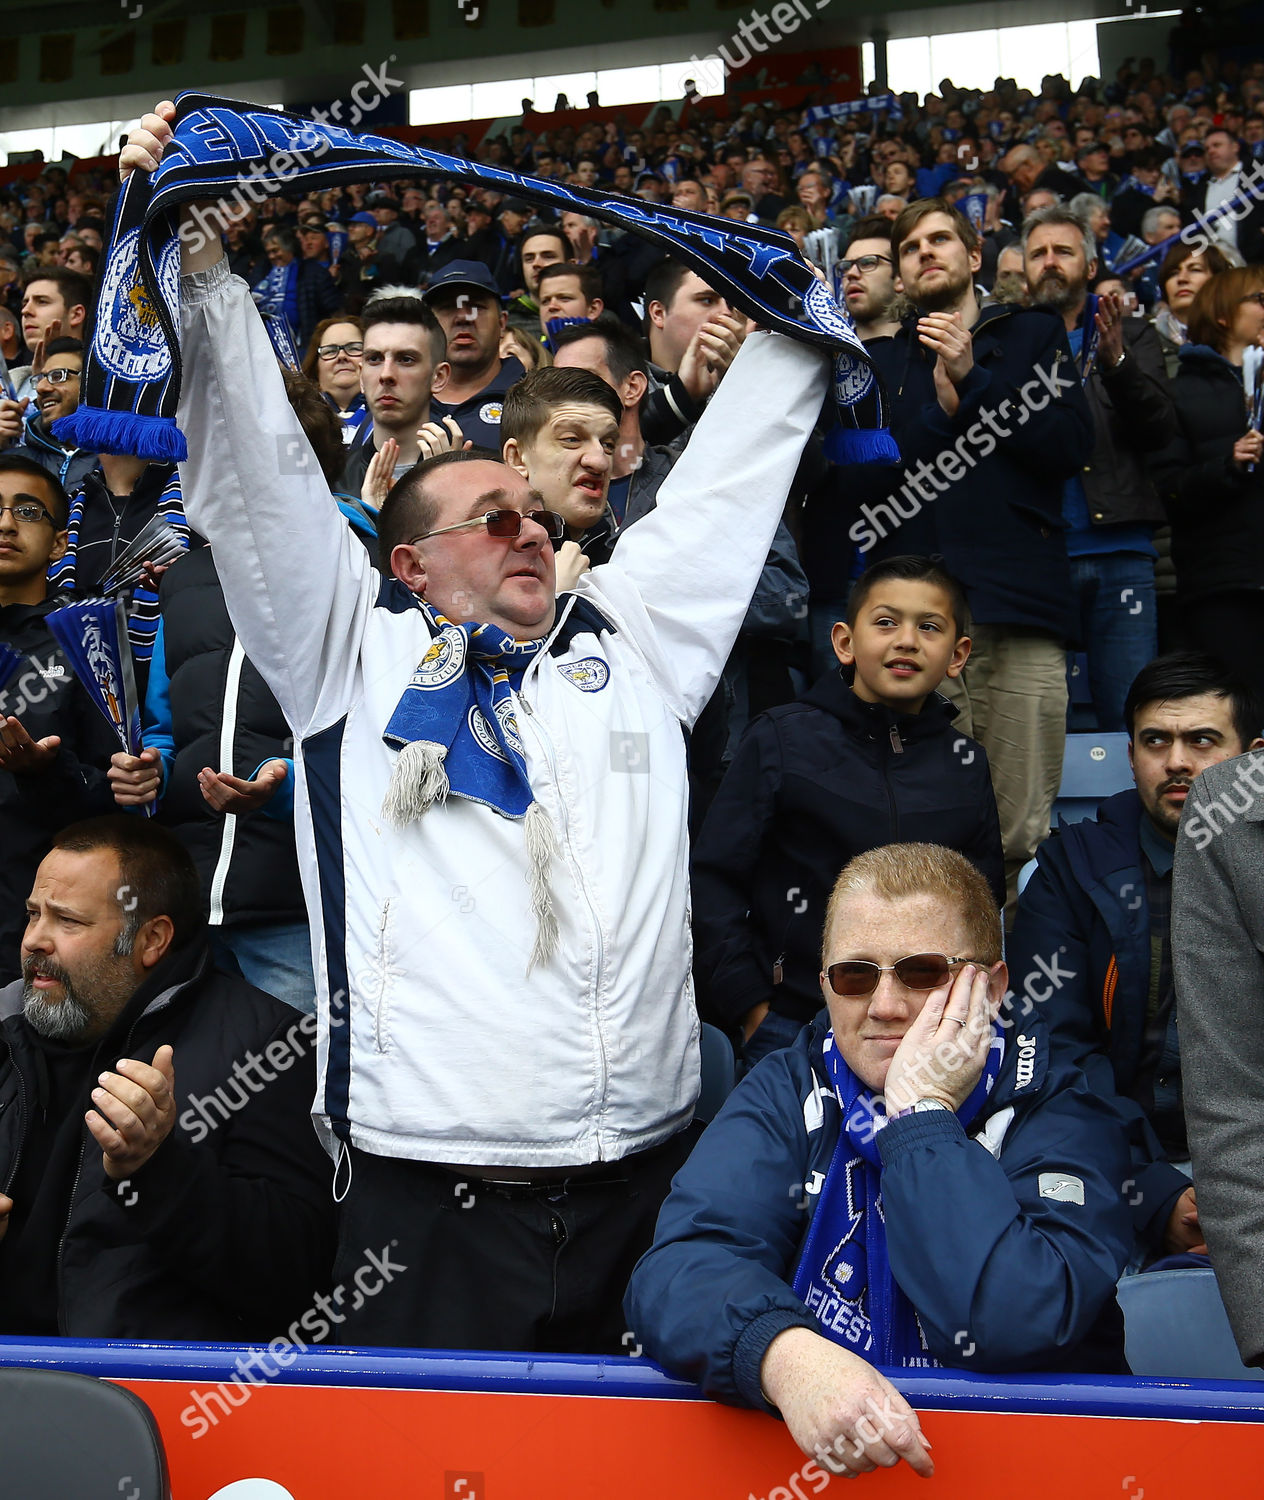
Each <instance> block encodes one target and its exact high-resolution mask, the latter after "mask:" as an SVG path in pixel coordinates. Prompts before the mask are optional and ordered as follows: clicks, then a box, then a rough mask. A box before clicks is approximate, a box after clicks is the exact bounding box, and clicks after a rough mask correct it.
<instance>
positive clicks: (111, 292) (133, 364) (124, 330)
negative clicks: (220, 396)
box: [93, 229, 179, 381]
mask: <svg viewBox="0 0 1264 1500" xmlns="http://www.w3.org/2000/svg"><path fill="white" fill-rule="evenodd" d="M139 244H140V230H139V229H133V230H132V231H131V233H130V234H125V235H124V236H123V238H122V239H121V240H120V241H119V242H118V244H117V245H116V246H115V248H114V251H113V253H112V254H111V256H110V258H109V259H108V260H107V261H106V263H105V276H104V279H103V281H102V283H101V297H100V301H99V302H98V304H97V332H96V338H95V340H94V343H93V350H94V352H95V354H96V357H97V359H98V360H99V361H100V363H101V364H102V365H103V366H104V367H105V369H106V370H108V371H109V373H110V374H111V375H114V376H117V377H118V378H119V379H120V380H129V381H148V380H162V379H165V378H166V376H167V375H169V374H170V373H171V350H170V349H169V347H168V345H167V338H166V335H165V333H164V332H163V328H162V324H161V322H159V319H158V314H157V313H156V312H155V310H154V307H153V304H152V302H151V301H150V297H149V292H148V291H147V290H146V288H145V283H144V282H143V281H142V280H141V275H140V259H139V256H138V254H137V247H138V246H139ZM172 244H173V245H174V249H172V246H167V247H165V248H164V252H163V255H162V257H161V259H160V260H159V263H158V278H159V281H160V283H161V284H162V295H163V299H164V301H166V302H167V303H168V305H169V306H173V305H176V303H177V300H178V294H177V282H178V278H179V242H178V241H173V242H172ZM168 282H170V283H171V285H170V286H169V287H168Z"/></svg>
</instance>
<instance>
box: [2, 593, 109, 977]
mask: <svg viewBox="0 0 1264 1500" xmlns="http://www.w3.org/2000/svg"><path fill="white" fill-rule="evenodd" d="M69 602H70V601H69V599H68V598H66V597H65V596H64V595H55V596H54V597H53V598H51V599H46V600H45V601H44V602H43V603H42V604H5V605H0V644H3V645H6V646H12V647H13V648H14V650H16V651H19V652H21V654H22V656H23V657H24V658H25V661H24V662H23V663H22V664H21V665H20V666H19V667H18V669H17V671H16V672H15V673H14V674H13V676H12V677H11V678H10V679H9V682H8V685H7V687H5V689H4V691H3V692H0V716H4V715H9V714H12V715H13V716H14V717H15V718H17V719H19V720H20V721H21V723H22V727H23V728H24V729H25V730H26V732H27V733H28V734H29V735H30V736H31V738H32V739H33V740H42V739H44V738H45V737H46V736H47V735H50V734H56V735H59V736H60V737H61V746H60V748H59V749H58V751H57V759H56V760H55V761H54V762H53V765H52V767H51V769H50V770H48V771H44V772H41V773H40V774H39V775H36V776H15V775H14V774H13V773H12V772H11V771H3V770H0V851H2V857H0V983H3V984H7V983H8V982H9V980H11V979H14V978H16V977H17V975H18V973H19V972H20V969H21V961H20V958H19V954H18V945H19V944H20V943H21V941H22V933H23V931H24V930H25V928H26V916H25V910H26V899H27V897H28V896H29V895H30V894H31V882H32V881H33V879H34V877H35V871H36V869H37V867H38V865H39V862H40V860H41V859H43V857H44V856H45V854H47V853H48V846H49V842H50V841H51V839H52V837H53V835H54V834H55V833H57V832H59V831H60V830H61V829H62V828H64V827H66V825H67V824H68V823H75V822H77V821H78V820H79V819H80V818H90V817H93V816H95V815H96V814H98V813H108V812H114V811H115V807H114V799H113V797H112V796H111V795H110V788H109V783H108V781H107V780H106V772H107V771H108V770H109V765H110V756H111V755H112V754H113V753H114V752H115V751H116V750H117V749H118V748H119V743H118V739H117V737H116V736H115V734H114V732H113V730H112V729H111V728H110V726H109V725H108V724H107V723H106V721H105V717H104V715H102V714H101V713H99V712H98V711H97V709H96V708H95V707H94V706H93V704H92V701H91V699H90V698H89V697H88V695H87V693H86V691H85V690H84V688H83V686H82V684H81V683H80V682H79V680H78V678H76V676H75V675H74V672H73V671H72V670H71V667H70V664H69V662H68V661H67V660H66V658H65V656H63V655H62V651H61V648H60V647H59V646H58V645H57V643H56V642H55V641H54V640H53V637H52V635H51V634H50V632H49V629H48V626H47V625H45V624H44V617H45V615H47V614H48V613H49V612H50V611H52V610H54V609H58V608H59V607H60V606H61V605H63V604H68V603H69Z"/></svg>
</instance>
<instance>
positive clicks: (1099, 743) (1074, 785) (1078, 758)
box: [1052, 730, 1133, 828]
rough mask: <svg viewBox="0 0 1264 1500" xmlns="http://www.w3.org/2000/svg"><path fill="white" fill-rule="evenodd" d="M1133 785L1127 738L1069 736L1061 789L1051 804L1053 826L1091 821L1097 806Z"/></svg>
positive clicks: (1063, 760)
mask: <svg viewBox="0 0 1264 1500" xmlns="http://www.w3.org/2000/svg"><path fill="white" fill-rule="evenodd" d="M1132 785H1133V780H1132V767H1131V766H1130V765H1129V764H1128V736H1127V735H1126V734H1125V733H1124V732H1123V731H1122V730H1120V731H1119V732H1118V733H1116V734H1068V735H1067V738H1066V751H1065V752H1064V754H1063V757H1062V785H1061V786H1060V787H1059V788H1058V795H1057V798H1056V799H1055V801H1054V804H1053V818H1052V823H1053V826H1054V827H1055V828H1056V827H1057V826H1058V823H1059V821H1061V822H1063V823H1079V822H1080V821H1081V820H1082V819H1084V818H1091V817H1093V816H1094V814H1095V813H1096V812H1097V809H1098V806H1099V804H1100V803H1101V802H1102V801H1104V799H1105V798H1107V797H1113V796H1114V794H1115V793H1116V792H1123V791H1127V789H1128V788H1129V787H1130V786H1132Z"/></svg>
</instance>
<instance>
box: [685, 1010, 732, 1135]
mask: <svg viewBox="0 0 1264 1500" xmlns="http://www.w3.org/2000/svg"><path fill="white" fill-rule="evenodd" d="M699 1040H700V1044H701V1047H702V1092H701V1093H700V1094H699V1095H698V1104H697V1107H696V1108H695V1109H694V1118H695V1119H698V1120H702V1121H704V1122H708V1121H711V1120H714V1119H715V1117H716V1115H717V1114H719V1112H720V1106H721V1105H722V1104H723V1103H724V1101H725V1100H726V1099H727V1098H728V1096H729V1095H730V1094H731V1093H732V1092H733V1085H734V1084H735V1083H736V1082H737V1059H736V1057H734V1055H733V1045H732V1043H731V1042H730V1041H729V1039H728V1037H726V1036H725V1035H724V1033H723V1032H722V1031H721V1030H720V1028H719V1027H718V1026H710V1025H708V1024H707V1022H706V1021H703V1023H702V1036H701V1038H700V1039H699Z"/></svg>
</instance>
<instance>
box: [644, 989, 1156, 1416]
mask: <svg viewBox="0 0 1264 1500" xmlns="http://www.w3.org/2000/svg"><path fill="white" fill-rule="evenodd" d="M828 1032H829V1023H828V1017H827V1016H826V1015H825V1014H824V1013H822V1015H821V1016H820V1017H818V1019H817V1020H816V1021H815V1022H814V1023H813V1024H812V1025H811V1026H810V1027H805V1028H804V1030H803V1031H802V1032H801V1033H800V1035H799V1038H798V1040H797V1041H796V1042H795V1043H794V1045H793V1046H791V1047H787V1048H785V1049H784V1050H782V1051H780V1052H774V1053H773V1054H771V1055H770V1056H769V1057H767V1058H765V1059H764V1061H763V1062H761V1063H760V1064H759V1065H758V1066H757V1067H756V1068H755V1069H754V1070H753V1072H751V1073H750V1074H749V1075H748V1076H747V1077H746V1078H745V1079H743V1081H742V1082H741V1083H740V1084H739V1085H738V1087H737V1088H736V1090H735V1091H734V1092H733V1093H732V1094H731V1095H730V1096H729V1098H728V1099H727V1101H726V1102H725V1105H724V1108H723V1109H722V1110H721V1111H720V1113H719V1114H718V1115H717V1116H716V1118H715V1120H714V1122H713V1123H712V1124H711V1125H710V1126H709V1127H708V1129H707V1131H706V1132H705V1134H704V1135H703V1137H702V1139H701V1140H700V1141H699V1143H698V1145H697V1146H696V1147H695V1148H694V1151H693V1154H692V1155H691V1156H690V1158H689V1160H688V1161H687V1162H686V1163H685V1165H684V1166H683V1167H682V1168H681V1170H680V1171H679V1172H678V1173H677V1174H676V1178H675V1180H674V1182H673V1183H672V1191H671V1194H670V1195H669V1197H668V1198H667V1201H666V1202H665V1203H664V1204H663V1207H662V1211H661V1212H660V1214H659V1217H658V1227H657V1231H656V1233H655V1237H654V1244H653V1246H652V1247H651V1249H650V1250H649V1251H648V1252H647V1254H645V1255H644V1256H643V1257H642V1258H641V1260H640V1262H639V1264H638V1265H637V1267H636V1270H635V1271H634V1272H633V1273H632V1280H631V1283H630V1285H629V1288H628V1294H627V1298H626V1300H625V1303H624V1306H625V1310H626V1311H627V1314H628V1317H629V1320H630V1321H629V1326H630V1327H632V1328H633V1329H635V1330H636V1336H637V1338H638V1339H639V1340H640V1341H641V1343H642V1344H643V1346H644V1348H645V1350H646V1352H647V1353H648V1354H649V1355H651V1356H652V1357H653V1358H654V1359H657V1360H658V1361H659V1362H660V1363H662V1364H664V1365H666V1366H667V1368H668V1369H670V1370H672V1371H673V1372H675V1373H676V1374H678V1375H681V1376H684V1377H685V1378H686V1379H688V1380H694V1381H697V1382H698V1383H699V1384H700V1385H701V1386H702V1388H703V1390H704V1391H705V1392H706V1394H707V1395H708V1396H711V1397H714V1398H715V1399H717V1400H720V1401H728V1402H732V1403H733V1404H735V1405H741V1406H753V1407H757V1408H759V1409H760V1410H764V1411H767V1410H770V1409H771V1408H769V1407H768V1405H767V1403H766V1402H765V1401H764V1399H763V1396H762V1395H761V1392H760V1385H759V1371H760V1364H761V1362H762V1360H763V1357H764V1355H765V1353H766V1352H767V1350H768V1346H769V1344H771V1343H772V1341H773V1339H774V1338H776V1336H777V1335H778V1334H779V1333H782V1332H783V1331H784V1330H785V1329H787V1328H810V1329H812V1331H813V1332H816V1333H820V1332H821V1326H820V1323H819V1322H818V1321H817V1318H816V1317H815V1316H814V1315H813V1314H812V1313H811V1312H809V1310H808V1308H807V1307H806V1305H805V1304H804V1303H803V1302H801V1301H800V1300H799V1298H798V1297H797V1296H796V1295H795V1294H794V1292H793V1291H792V1290H791V1282H792V1281H793V1278H794V1269H795V1266H796V1264H797V1262H798V1258H799V1254H800V1251H801V1249H802V1246H803V1242H804V1240H805V1238H806V1236H807V1232H808V1226H809V1225H810V1224H811V1222H812V1216H813V1214H814V1213H815V1212H816V1207H817V1204H818V1202H819V1201H820V1196H819V1195H820V1191H821V1185H822V1183H823V1181H824V1178H825V1174H826V1172H828V1170H829V1165H830V1161H831V1159H832V1157H833V1154H834V1148H835V1146H836V1145H837V1143H838V1132H839V1128H840V1123H841V1119H840V1111H839V1108H838V1103H837V1099H836V1096H835V1094H834V1091H833V1088H832V1086H831V1084H830V1082H829V1074H828V1071H827V1069H826V1066H825V1062H824V1059H823V1057H822V1053H821V1048H822V1044H823V1042H824V1040H825V1037H826V1036H827V1035H828ZM878 1141H879V1148H880V1151H881V1155H882V1204H883V1209H884V1212H885V1217H886V1227H887V1244H888V1249H889V1254H890V1260H891V1269H892V1272H893V1273H894V1275H895V1278H896V1280H897V1282H898V1283H899V1284H900V1286H901V1288H902V1289H903V1290H904V1292H905V1293H906V1294H907V1296H908V1297H909V1299H910V1301H911V1302H912V1303H913V1305H914V1307H916V1309H917V1311H918V1314H919V1316H920V1318H921V1323H922V1328H923V1330H924V1332H925V1334H926V1338H927V1341H928V1343H929V1346H930V1352H931V1354H932V1355H933V1356H934V1357H935V1358H936V1359H937V1360H939V1361H940V1363H941V1364H945V1365H953V1366H956V1367H958V1368H960V1369H966V1370H978V1371H1001V1370H1042V1371H1051V1370H1074V1371H1082V1372H1088V1371H1096V1372H1103V1371H1104V1372H1113V1373H1118V1372H1121V1371H1122V1370H1123V1368H1124V1366H1123V1325H1122V1319H1121V1315H1120V1312H1119V1307H1118V1304H1117V1303H1116V1302H1115V1298H1114V1291H1115V1282H1116V1279H1117V1278H1118V1276H1119V1274H1120V1272H1121V1271H1122V1270H1123V1267H1124V1264H1125V1263H1126V1261H1127V1259H1128V1255H1129V1253H1130V1251H1131V1248H1132V1229H1131V1223H1130V1214H1129V1210H1128V1206H1127V1203H1126V1201H1125V1197H1124V1195H1123V1194H1122V1193H1121V1192H1120V1185H1121V1183H1122V1182H1123V1181H1124V1180H1125V1179H1126V1177H1127V1176H1128V1172H1129V1166H1128V1142H1127V1139H1126V1137H1125V1134H1124V1131H1123V1128H1122V1126H1121V1125H1120V1123H1119V1121H1118V1119H1117V1118H1116V1117H1115V1115H1114V1113H1113V1111H1112V1110H1111V1109H1110V1106H1109V1104H1108V1103H1107V1102H1106V1101H1104V1100H1100V1099H1098V1098H1097V1097H1096V1096H1095V1095H1094V1094H1093V1093H1092V1092H1091V1090H1090V1089H1089V1086H1088V1082H1087V1080H1086V1079H1085V1078H1084V1076H1083V1074H1082V1073H1080V1072H1079V1071H1078V1070H1077V1069H1074V1068H1071V1067H1069V1066H1067V1065H1065V1064H1060V1063H1059V1062H1058V1061H1057V1060H1056V1059H1054V1058H1051V1056H1050V1052H1049V1045H1048V1035H1047V1033H1046V1031H1045V1029H1044V1027H1043V1026H1042V1025H1041V1023H1040V1022H1039V1021H1037V1020H1032V1021H1030V1022H1026V1021H1025V1022H1023V1023H1022V1024H1021V1025H1020V1026H1018V1027H1016V1028H1014V1029H1013V1030H1012V1031H1011V1032H1009V1033H1008V1034H1007V1036H1006V1050H1005V1057H1004V1060H1003V1061H1002V1064H1001V1072H1000V1076H999V1078H998V1079H997V1083H996V1087H995V1088H994V1089H993V1091H992V1094H991V1095H990V1097H989V1098H988V1099H987V1101H986V1102H985V1104H984V1106H983V1108H982V1109H981V1110H980V1112H979V1114H978V1115H977V1116H976V1117H975V1119H974V1120H973V1121H972V1122H971V1129H970V1133H969V1134H967V1132H966V1131H965V1130H964V1129H963V1128H962V1126H961V1124H960V1122H959V1121H958V1120H957V1118H956V1116H955V1115H950V1114H948V1113H947V1112H946V1111H939V1110H937V1111H933V1112H927V1113H923V1114H916V1115H907V1116H905V1117H904V1118H903V1119H899V1120H893V1121H891V1122H890V1123H889V1124H888V1125H887V1126H886V1128H885V1129H884V1130H883V1131H882V1133H881V1135H880V1136H879V1137H878ZM823 1311H824V1309H823ZM834 1311H835V1312H836V1313H841V1314H845V1307H844V1308H841V1309H835V1310H834ZM835 1321H837V1318H835Z"/></svg>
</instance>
